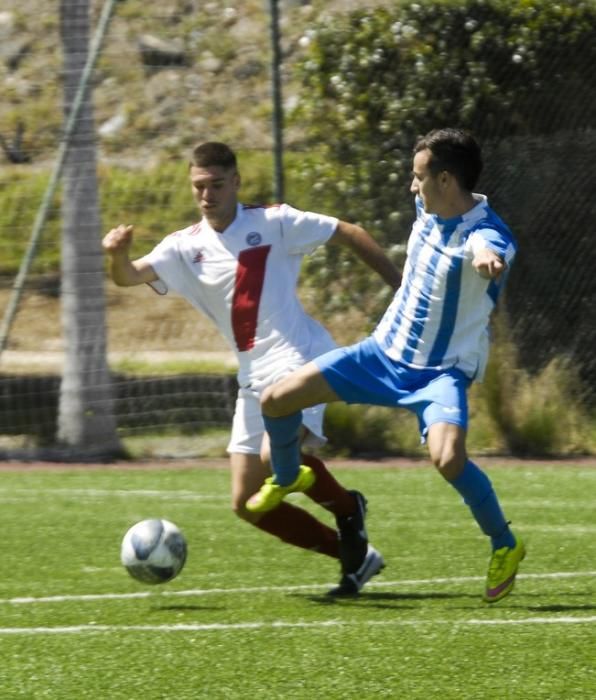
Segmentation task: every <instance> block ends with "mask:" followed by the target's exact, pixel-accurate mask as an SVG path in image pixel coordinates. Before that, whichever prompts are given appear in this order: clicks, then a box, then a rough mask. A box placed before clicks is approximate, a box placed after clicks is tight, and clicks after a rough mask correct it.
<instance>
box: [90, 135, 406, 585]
mask: <svg viewBox="0 0 596 700" xmlns="http://www.w3.org/2000/svg"><path fill="white" fill-rule="evenodd" d="M189 176H190V185H191V189H192V193H193V196H194V198H195V200H196V203H197V205H198V208H199V210H200V211H201V214H202V218H201V220H200V221H199V223H196V224H193V225H191V226H189V227H187V228H185V229H183V230H181V231H176V232H174V233H172V234H170V235H169V236H166V237H165V238H164V239H163V240H162V241H161V243H159V244H158V245H157V246H156V247H155V248H154V249H153V250H152V251H151V252H149V253H148V254H147V255H145V256H144V257H141V258H139V259H137V260H131V259H130V257H129V256H130V246H131V242H132V226H125V225H120V226H118V227H116V228H114V229H112V230H111V231H110V232H109V233H108V234H107V235H106V236H105V237H104V240H103V247H104V250H105V251H106V253H107V254H108V256H109V257H110V262H111V265H110V269H111V275H112V278H113V280H114V282H116V284H118V285H122V286H131V285H138V284H143V283H147V284H150V285H152V286H153V288H154V289H155V291H157V292H158V293H160V294H165V293H167V292H168V290H171V291H173V292H176V293H178V294H181V295H182V296H183V297H185V298H186V299H187V300H188V301H189V302H190V303H191V304H192V305H193V306H194V307H195V308H196V309H197V310H198V311H200V312H202V313H204V314H206V315H207V316H208V317H209V318H211V319H212V320H213V321H214V323H215V324H216V325H217V327H218V328H219V330H220V331H221V333H222V334H223V335H224V337H225V338H226V340H227V341H228V343H229V345H230V346H231V347H232V348H233V350H234V351H235V353H236V357H237V359H238V365H239V371H238V383H239V392H238V398H237V401H236V407H235V413H234V419H233V425H232V434H231V438H230V442H229V445H228V452H229V454H230V464H231V480H232V505H233V508H234V511H235V512H236V514H237V515H238V516H239V517H240V518H242V519H244V520H246V521H248V522H250V523H252V524H253V525H255V526H256V527H258V528H260V529H261V530H263V531H265V532H268V533H270V534H272V535H275V536H277V537H279V538H280V539H281V540H282V541H284V542H287V543H290V544H293V545H296V546H299V547H303V548H305V549H308V550H313V551H317V552H320V553H321V554H325V555H328V556H330V557H334V558H338V559H340V562H341V573H342V580H343V577H344V576H345V575H347V574H352V575H355V576H358V577H359V581H361V583H365V582H366V581H367V580H368V579H369V578H370V577H371V576H372V575H374V574H376V573H378V571H379V570H380V569H381V568H382V567H383V565H384V562H383V558H382V556H381V555H380V554H379V552H377V551H376V550H375V549H374V547H372V546H371V545H369V543H368V537H367V535H366V530H365V522H364V520H365V515H366V500H365V499H364V497H363V496H362V494H360V493H358V492H357V491H348V490H346V489H345V488H344V487H343V486H341V485H340V484H339V483H338V482H337V481H336V480H335V478H334V477H333V476H332V475H331V474H330V472H329V471H328V470H327V469H326V467H325V465H324V464H323V462H321V461H320V460H319V459H318V458H317V457H315V456H314V455H313V454H303V455H302V458H301V461H303V462H304V463H305V464H306V465H309V469H308V470H305V471H304V477H303V479H302V480H301V481H300V487H301V488H300V490H303V491H305V492H306V494H307V495H308V496H309V497H310V498H312V499H313V500H314V501H316V502H317V503H319V504H321V505H322V506H323V507H324V508H326V509H327V510H329V511H330V512H332V513H333V514H334V515H335V518H336V522H337V525H338V530H339V532H338V531H337V530H335V529H333V528H330V527H329V526H328V525H326V524H325V523H323V522H321V521H320V520H318V519H317V518H315V517H314V516H313V515H311V514H310V513H309V512H308V511H306V510H304V509H302V508H299V507H297V506H294V505H290V504H287V503H281V502H280V503H277V504H275V505H274V506H272V508H271V509H268V512H259V513H252V512H250V511H248V510H247V509H246V507H245V503H246V500H247V499H248V497H249V496H250V495H251V494H252V493H254V492H255V491H256V490H257V489H258V488H259V487H260V486H261V484H263V482H264V481H265V480H266V479H268V478H271V477H270V475H271V468H270V465H269V461H268V459H269V458H268V441H267V439H266V434H265V429H264V425H263V419H262V416H261V407H260V395H261V393H262V391H263V389H264V388H265V387H266V386H268V385H269V384H272V383H273V382H274V381H276V380H277V379H279V378H281V377H283V376H285V375H286V374H288V373H289V372H291V371H292V370H293V369H295V368H297V367H300V366H301V365H303V364H304V363H305V362H307V361H309V360H311V359H313V358H314V357H316V356H317V355H319V354H322V353H324V352H327V351H328V350H330V349H332V348H334V347H336V346H335V343H334V342H333V340H332V338H331V336H330V335H329V333H328V332H327V331H326V330H325V329H324V328H323V327H322V326H321V325H320V324H319V323H317V322H316V321H315V320H314V319H313V318H311V317H310V316H308V315H307V314H306V313H305V311H304V309H303V308H302V305H301V304H300V301H299V299H298V297H297V294H296V286H297V280H298V274H299V271H300V264H301V261H302V258H303V256H304V255H305V254H308V253H310V252H312V251H313V250H314V249H315V248H316V247H317V246H319V245H321V244H326V243H327V244H337V243H338V244H343V245H347V246H348V247H349V248H351V249H352V251H353V252H354V253H355V254H356V255H358V256H359V257H360V258H362V259H363V260H364V261H365V262H366V263H367V264H368V265H369V266H370V267H371V268H372V269H373V270H375V271H376V272H377V273H378V274H379V275H380V276H381V277H382V278H383V279H384V280H385V281H386V282H387V283H388V284H389V285H391V286H392V287H393V288H395V289H397V288H398V286H399V283H400V279H401V275H400V273H399V272H398V270H397V269H396V268H395V266H394V265H393V264H392V263H391V261H390V260H389V258H387V256H386V255H385V254H384V253H383V251H382V250H381V248H380V247H379V246H378V245H377V243H376V242H375V241H374V239H373V238H372V237H371V236H370V235H369V234H368V233H367V232H366V231H365V230H364V229H363V228H361V227H360V226H356V225H353V224H350V223H347V222H345V221H341V220H338V219H336V218H334V217H330V216H324V215H322V214H316V213H313V212H305V211H299V210H297V209H294V208H292V207H290V206H288V205H286V204H282V205H279V206H277V205H276V206H271V207H261V206H259V207H252V206H243V205H242V204H240V203H239V202H238V189H239V187H240V175H239V173H238V169H237V162H236V156H235V154H234V152H233V151H232V150H231V149H230V148H229V147H228V146H227V145H226V144H222V143H218V142H207V143H204V144H201V145H199V146H197V147H196V148H195V149H194V151H193V153H192V158H191V162H190V166H189ZM323 411H324V406H314V407H313V408H312V409H310V410H308V411H305V412H304V416H303V419H302V420H301V435H300V439H298V437H297V438H296V445H298V442H300V443H301V444H302V443H304V444H305V445H308V444H311V445H312V446H315V445H317V444H322V443H323V442H324V441H325V439H324V437H323V433H322V421H323ZM292 447H293V445H291V446H288V449H292ZM297 449H298V448H297ZM315 477H316V480H315ZM313 482H314V483H313ZM352 592H353V591H352V590H351V589H346V588H345V586H341V585H340V586H338V587H336V588H334V589H332V591H330V593H331V594H333V595H344V594H350V593H352Z"/></svg>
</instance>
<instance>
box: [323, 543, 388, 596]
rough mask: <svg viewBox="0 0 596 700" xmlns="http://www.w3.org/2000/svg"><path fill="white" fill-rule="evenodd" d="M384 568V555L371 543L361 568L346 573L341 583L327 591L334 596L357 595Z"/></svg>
mask: <svg viewBox="0 0 596 700" xmlns="http://www.w3.org/2000/svg"><path fill="white" fill-rule="evenodd" d="M384 568H385V561H384V559H383V557H382V556H381V554H380V553H379V552H377V550H376V549H375V548H374V547H373V546H372V545H370V544H369V545H368V547H367V552H366V556H365V557H364V561H363V562H362V565H361V566H360V567H359V569H358V570H357V571H354V573H351V574H346V573H344V574H343V575H342V577H341V580H340V582H339V584H338V585H337V586H336V587H335V588H332V589H331V590H329V591H327V595H328V596H332V597H334V598H342V597H343V598H346V597H349V596H356V595H358V593H360V590H361V588H362V586H364V584H365V583H366V582H367V581H369V580H370V579H371V578H372V577H373V576H375V575H376V574H378V573H379V571H381V569H384Z"/></svg>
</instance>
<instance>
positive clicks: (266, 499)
mask: <svg viewBox="0 0 596 700" xmlns="http://www.w3.org/2000/svg"><path fill="white" fill-rule="evenodd" d="M315 479H316V475H315V473H314V472H313V470H312V469H311V468H310V467H306V466H304V465H302V466H301V467H300V471H299V472H298V476H297V477H296V479H295V480H294V481H293V482H292V483H291V484H289V485H288V486H280V485H279V484H276V483H275V482H274V480H273V477H272V476H270V477H269V478H268V479H265V483H264V484H263V485H262V486H261V488H260V489H259V490H258V491H257V492H256V493H254V494H253V495H252V496H251V497H250V498H249V499H248V501H246V509H247V510H249V511H251V513H267V512H268V511H270V510H273V509H274V508H277V506H278V505H279V504H280V503H281V502H282V501H283V500H284V498H285V497H286V496H287V495H288V494H289V493H296V492H299V491H308V489H309V488H310V487H311V486H312V485H313V484H314V483H315Z"/></svg>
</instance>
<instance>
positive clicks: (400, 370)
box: [247, 128, 525, 602]
mask: <svg viewBox="0 0 596 700" xmlns="http://www.w3.org/2000/svg"><path fill="white" fill-rule="evenodd" d="M481 169H482V156H481V151H480V147H479V146H478V144H477V142H476V140H475V139H474V138H473V137H472V136H471V135H470V134H468V133H467V132H465V131H462V130H459V129H451V128H448V129H438V130H434V131H432V132H430V133H429V134H427V135H426V136H425V137H423V138H421V139H420V140H419V141H418V142H417V144H416V146H415V148H414V156H413V174H412V185H411V191H412V194H414V196H415V204H416V214H417V218H416V221H415V223H414V225H413V229H412V233H411V236H410V238H409V241H408V251H407V252H408V255H407V260H406V264H405V268H404V276H403V283H402V284H401V286H400V288H399V289H398V291H397V292H396V294H395V297H394V299H393V301H392V303H391V304H390V306H389V307H388V309H387V311H386V312H385V314H384V316H383V318H382V319H381V321H380V323H379V324H378V326H377V328H376V329H375V330H374V332H373V333H372V335H371V336H370V337H368V338H366V339H365V340H363V341H361V342H359V343H356V344H355V345H352V346H350V347H346V348H338V349H335V350H332V351H330V352H328V353H326V354H325V355H323V356H321V357H319V358H317V359H315V360H314V361H312V362H309V363H308V364H306V365H304V367H302V368H300V369H299V370H297V371H296V372H294V373H292V374H290V375H288V376H287V377H285V378H284V379H282V380H281V381H280V382H278V383H276V384H274V385H273V386H271V387H268V388H267V389H266V390H265V391H264V392H263V396H262V408H263V414H264V419H265V427H266V428H267V431H268V433H269V437H270V445H271V459H272V464H273V471H274V477H273V479H272V480H271V481H270V482H268V483H266V484H265V485H264V486H263V487H262V488H261V489H260V490H259V492H257V493H255V494H254V495H253V496H252V497H251V498H250V499H249V501H248V503H247V507H248V508H249V509H250V510H254V511H258V510H260V509H261V508H264V507H265V508H266V507H269V506H270V505H271V503H274V502H279V501H280V500H281V499H283V498H284V497H285V495H286V494H287V493H290V492H291V491H295V490H299V488H300V478H304V473H305V472H307V470H308V467H307V466H304V465H302V466H301V465H300V459H299V455H298V451H297V449H296V447H295V442H293V441H294V440H295V435H296V430H297V426H298V425H299V424H300V415H301V410H302V409H304V408H305V407H307V406H310V405H311V404H313V403H329V402H332V401H339V400H341V401H346V402H348V403H362V404H375V405H384V406H394V407H403V408H405V409H408V410H410V411H412V412H414V413H415V414H416V416H417V417H418V422H419V426H420V432H421V435H422V438H423V440H425V441H426V443H427V445H428V449H429V453H430V458H431V460H432V462H433V464H434V466H435V467H436V468H437V469H438V471H439V472H440V474H441V475H442V476H443V477H444V478H445V479H446V480H447V482H448V483H450V484H451V485H452V486H453V487H454V488H455V489H456V490H457V491H458V492H459V493H460V494H461V495H462V497H463V499H464V502H465V503H466V504H467V505H468V506H469V508H470V510H471V512H472V515H473V517H474V518H475V519H476V522H477V523H478V525H479V526H480V528H481V530H482V531H483V532H484V533H485V534H486V535H487V536H488V537H489V538H490V541H491V545H492V555H491V557H490V563H489V570H488V575H487V580H486V585H485V590H484V596H483V597H484V600H486V601H487V602H494V601H497V600H500V599H501V598H503V597H504V596H506V595H507V594H508V593H509V592H510V591H511V590H512V588H513V585H514V583H515V577H516V574H517V570H518V566H519V563H520V562H521V560H522V559H523V558H524V556H525V548H524V544H523V542H522V540H521V539H520V538H519V537H516V536H515V535H514V534H513V532H512V531H511V529H510V528H509V523H508V522H507V520H506V518H505V516H504V515H503V512H502V510H501V507H500V504H499V501H498V499H497V496H496V494H495V492H494V489H493V487H492V484H491V482H490V480H489V478H488V476H487V475H486V474H485V473H484V472H483V471H482V470H481V469H480V468H479V467H478V466H477V465H476V464H475V463H474V462H473V461H471V460H470V459H469V457H468V455H467V452H466V429H467V421H468V407H467V389H468V387H469V385H470V384H471V382H473V381H474V380H476V381H478V380H481V379H482V375H483V372H484V369H485V366H486V362H487V358H488V344H489V343H488V334H489V319H490V315H491V312H492V310H493V308H494V306H495V304H496V302H497V299H498V297H499V294H500V293H501V291H502V289H503V285H504V283H505V279H506V276H507V273H508V270H509V268H510V266H511V263H512V261H513V258H514V255H515V252H516V243H515V240H514V238H513V236H512V234H511V232H510V230H509V229H508V227H507V226H506V225H505V223H504V222H503V221H502V220H501V219H500V218H499V217H498V216H497V214H495V212H494V211H493V210H492V209H491V208H490V206H489V204H488V201H487V199H486V197H485V196H483V195H479V194H475V193H474V192H473V190H474V187H475V185H476V182H477V180H478V177H479V175H480V172H481ZM288 444H293V445H294V449H293V450H289V449H288V447H287V446H288ZM352 579H353V576H351V575H350V574H347V575H346V576H345V581H344V582H343V583H344V584H345V585H346V586H350V585H352V584H353V583H354V581H353V580H352ZM356 583H357V582H356Z"/></svg>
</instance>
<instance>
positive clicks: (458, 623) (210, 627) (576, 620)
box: [0, 615, 596, 636]
mask: <svg viewBox="0 0 596 700" xmlns="http://www.w3.org/2000/svg"><path fill="white" fill-rule="evenodd" d="M594 623H596V615H589V616H587V617H570V616H567V615H562V616H559V617H526V618H519V619H507V620H482V619H477V618H470V619H468V620H462V619H456V620H441V619H438V620H437V619H429V620H421V619H410V620H397V619H395V620H363V621H362V622H350V621H345V620H320V621H316V622H284V621H283V620H277V621H273V622H236V623H228V624H226V623H211V624H198V623H197V624H175V625H93V624H90V625H70V626H68V627H4V628H0V636H2V635H7V636H8V635H16V634H24V635H38V634H83V633H86V632H91V633H95V634H97V633H107V632H211V631H230V630H236V631H242V630H261V629H268V630H275V629H292V628H294V629H296V628H302V629H317V628H319V629H320V628H329V627H357V626H361V627H367V628H370V627H424V626H426V627H429V626H430V627H436V626H437V625H445V626H450V627H467V626H475V627H480V626H503V625H518V626H519V625H585V624H594Z"/></svg>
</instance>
